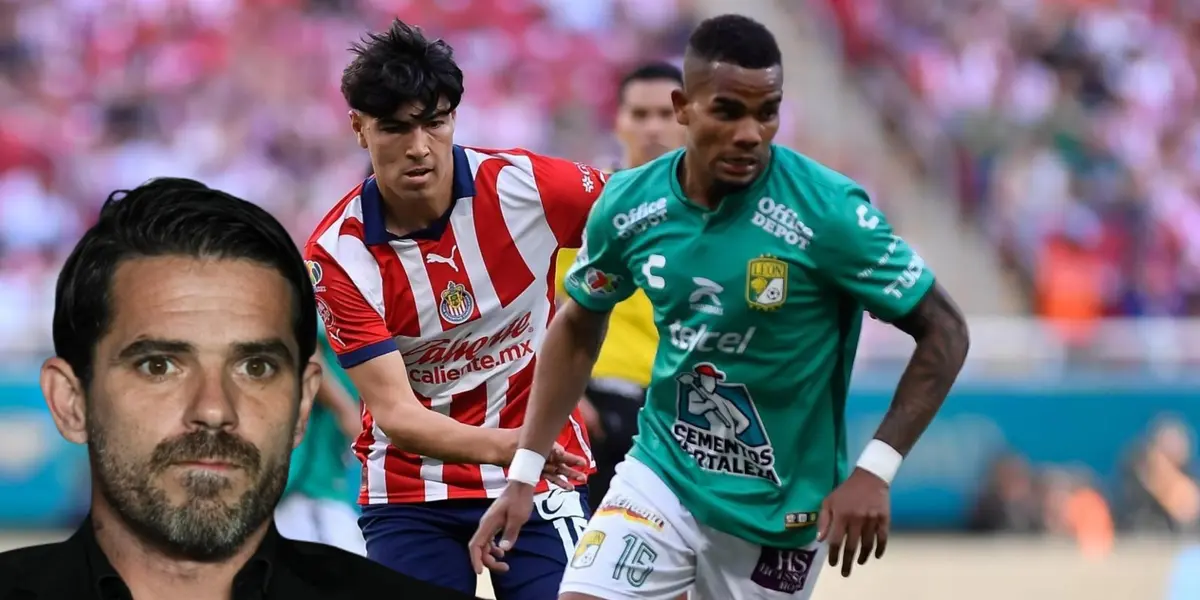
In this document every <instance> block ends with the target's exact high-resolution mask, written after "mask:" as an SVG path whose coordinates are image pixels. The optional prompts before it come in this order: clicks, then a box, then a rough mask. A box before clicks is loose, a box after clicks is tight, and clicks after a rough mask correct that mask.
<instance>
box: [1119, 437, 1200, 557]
mask: <svg viewBox="0 0 1200 600" xmlns="http://www.w3.org/2000/svg"><path fill="white" fill-rule="evenodd" d="M1193 444H1194V436H1193V433H1192V431H1191V430H1190V428H1189V427H1188V426H1187V425H1186V424H1185V423H1183V422H1182V421H1180V420H1178V419H1176V418H1174V417H1169V416H1168V417H1163V418H1162V419H1161V420H1160V421H1159V422H1158V423H1156V424H1155V425H1154V427H1153V428H1152V429H1151V431H1150V433H1149V435H1148V439H1147V440H1146V442H1145V443H1144V444H1143V446H1142V447H1141V448H1140V449H1138V450H1137V451H1136V452H1135V453H1134V455H1133V457H1132V459H1131V460H1130V461H1129V463H1128V464H1127V465H1126V469H1125V473H1124V475H1123V478H1122V482H1121V497H1120V498H1119V500H1118V502H1119V503H1118V507H1119V509H1120V510H1119V512H1118V514H1119V515H1120V525H1121V526H1122V528H1123V529H1126V530H1130V531H1136V532H1143V533H1147V532H1148V533H1173V534H1179V533H1196V532H1200V484H1198V483H1197V480H1196V474H1195V473H1194V472H1193V470H1192V469H1193V464H1192V460H1193V459H1192V456H1193V452H1194V447H1193Z"/></svg>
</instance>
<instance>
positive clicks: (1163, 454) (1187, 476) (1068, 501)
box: [968, 416, 1200, 557]
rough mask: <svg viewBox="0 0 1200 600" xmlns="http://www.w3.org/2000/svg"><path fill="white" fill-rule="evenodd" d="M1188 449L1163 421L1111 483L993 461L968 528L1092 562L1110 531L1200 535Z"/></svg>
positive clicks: (1198, 497)
mask: <svg viewBox="0 0 1200 600" xmlns="http://www.w3.org/2000/svg"><path fill="white" fill-rule="evenodd" d="M1194 444H1195V440H1194V433H1193V432H1192V430H1191V429H1190V427H1189V426H1188V425H1187V424H1186V423H1184V422H1182V421H1180V420H1178V419H1176V418H1173V417H1169V416H1163V417H1161V418H1160V420H1159V421H1158V422H1156V423H1155V424H1154V426H1153V427H1152V428H1151V429H1150V431H1148V432H1147V434H1146V436H1145V439H1144V440H1141V441H1140V442H1139V443H1138V444H1137V445H1135V446H1134V447H1133V448H1131V450H1130V452H1129V454H1128V456H1126V457H1125V459H1124V461H1123V463H1122V464H1121V466H1120V469H1119V471H1118V474H1117V477H1116V478H1115V479H1114V480H1113V481H1103V480H1099V479H1098V478H1097V477H1096V474H1095V473H1094V472H1093V471H1091V470H1090V469H1089V468H1087V467H1084V466H1070V465H1047V466H1042V467H1035V466H1034V465H1030V464H1029V462H1028V461H1027V460H1026V459H1025V458H1024V457H1023V456H1021V455H1020V454H1018V453H1012V454H1006V455H1003V456H1000V457H999V458H998V459H997V460H996V461H995V463H994V464H993V465H992V469H991V472H990V473H989V476H988V478H987V479H986V480H985V481H984V482H983V485H982V486H981V487H980V490H979V495H978V498H977V499H976V501H975V507H974V509H973V511H972V514H971V517H970V521H969V525H968V526H969V528H970V529H972V530H974V531H977V532H981V533H1015V534H1050V535H1057V536H1063V537H1067V538H1071V539H1073V540H1075V541H1076V542H1077V543H1078V544H1079V546H1080V549H1081V550H1082V551H1083V552H1084V553H1085V554H1087V555H1089V556H1095V557H1101V556H1104V555H1105V554H1107V553H1108V552H1109V551H1110V550H1111V549H1112V545H1113V541H1114V537H1115V534H1116V533H1118V532H1124V533H1140V534H1155V535H1170V536H1178V537H1180V538H1182V539H1194V537H1195V535H1196V534H1197V533H1200V484H1198V483H1197V480H1196V471H1195V467H1196V465H1195V464H1194V463H1193V459H1192V457H1193V456H1194V453H1195V446H1194Z"/></svg>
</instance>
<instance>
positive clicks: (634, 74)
mask: <svg viewBox="0 0 1200 600" xmlns="http://www.w3.org/2000/svg"><path fill="white" fill-rule="evenodd" d="M682 85H683V73H682V72H680V70H679V68H678V67H676V66H675V65H672V64H670V63H663V62H656V63H648V64H644V65H642V66H640V67H637V68H636V69H634V70H632V71H630V72H629V73H628V74H626V75H625V77H624V78H623V79H622V80H621V84H620V87H619V92H618V99H619V102H620V104H619V105H618V107H617V118H616V127H615V132H616V134H617V139H618V140H619V141H620V142H621V156H622V157H623V158H622V161H621V165H620V166H619V168H618V170H620V169H632V168H635V167H640V166H642V165H644V164H646V163H648V162H650V161H652V160H654V159H656V158H658V157H659V156H661V155H662V154H663V153H664V152H668V151H670V150H674V149H676V148H678V147H680V146H682V145H683V138H684V134H685V133H686V130H685V129H684V127H683V126H682V125H680V124H679V123H678V122H677V121H676V120H675V109H674V107H673V106H672V105H671V92H672V91H673V90H676V89H679V88H680V87H681V86H682ZM575 256H576V252H575V251H574V250H563V251H562V252H560V253H559V256H558V278H557V282H556V288H557V295H558V297H559V298H565V297H566V296H565V295H564V294H565V293H566V292H565V291H564V290H563V287H562V286H563V278H564V277H566V273H567V271H568V270H569V269H570V267H571V263H572V262H574V261H575ZM657 347H658V330H657V329H656V328H655V325H654V307H652V306H651V305H650V299H649V298H647V297H646V294H645V292H643V291H641V290H638V291H637V292H634V294H633V295H632V296H630V297H629V298H628V299H627V300H625V301H624V302H621V303H620V304H618V305H617V306H616V307H614V308H613V311H612V314H611V315H610V316H609V319H608V330H607V331H606V332H605V334H604V345H603V346H601V347H600V355H599V356H598V357H597V358H596V365H595V366H594V367H593V368H592V379H591V381H590V382H589V383H588V388H587V392H585V395H584V398H583V399H582V400H580V402H579V406H580V410H581V411H582V412H583V415H584V418H585V419H586V420H587V422H588V434H589V435H590V436H591V437H592V439H593V440H594V443H593V446H592V448H593V452H594V454H595V457H596V473H595V474H593V475H592V476H591V477H590V478H589V479H588V492H589V494H590V495H591V497H593V498H603V497H604V495H605V494H606V493H608V483H609V481H611V480H612V478H613V475H614V474H615V472H616V471H615V469H616V467H617V463H619V462H621V460H622V459H623V458H625V453H626V452H628V451H629V448H630V446H632V444H633V436H634V435H635V434H636V433H637V413H638V410H639V409H640V408H641V406H642V402H643V400H644V399H645V395H646V386H647V385H649V384H650V368H651V366H653V363H654V352H655V349H656V348H657Z"/></svg>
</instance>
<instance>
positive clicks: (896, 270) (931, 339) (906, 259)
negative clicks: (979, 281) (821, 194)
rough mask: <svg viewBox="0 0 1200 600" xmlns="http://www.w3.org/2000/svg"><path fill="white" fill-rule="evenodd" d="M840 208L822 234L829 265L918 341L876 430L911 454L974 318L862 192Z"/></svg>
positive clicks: (957, 366)
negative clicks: (964, 312) (968, 318)
mask: <svg viewBox="0 0 1200 600" xmlns="http://www.w3.org/2000/svg"><path fill="white" fill-rule="evenodd" d="M835 210H839V211H841V212H840V214H837V215H835V216H834V218H833V219H830V220H829V222H828V223H827V224H826V227H825V228H824V229H825V231H823V232H821V233H820V234H818V235H820V236H821V238H822V239H821V241H822V242H823V243H822V244H821V246H820V248H819V251H820V252H821V257H822V260H823V261H824V265H823V266H824V267H826V269H827V270H828V272H829V273H830V274H831V275H832V276H833V279H834V280H835V281H836V282H837V283H838V285H839V287H841V288H842V289H843V290H844V291H845V292H846V293H848V294H850V295H851V296H853V297H854V298H855V299H856V300H858V301H859V302H861V303H862V305H863V306H864V307H865V308H866V309H867V310H868V311H870V313H871V314H872V315H874V316H875V317H876V318H878V319H880V320H882V321H885V322H888V323H891V324H892V325H894V326H896V327H897V328H899V329H901V330H902V331H904V332H905V333H908V334H909V335H911V336H912V337H913V339H914V340H916V343H917V346H916V350H914V352H913V355H912V358H911V359H910V360H909V363H908V367H907V368H906V369H905V370H904V374H903V376H901V378H900V383H899V385H898V387H897V389H896V394H895V396H894V397H893V398H892V404H891V406H890V407H889V409H888V412H887V414H886V416H884V419H883V422H882V424H881V425H880V426H879V430H878V431H877V432H876V434H875V439H876V440H878V441H879V442H882V443H884V444H886V445H887V446H890V447H891V448H892V449H894V451H895V452H896V453H898V454H899V455H900V456H906V455H907V454H908V452H909V451H910V450H912V447H913V445H915V444H916V442H917V439H918V438H920V437H921V434H922V433H924V431H925V429H926V428H927V427H928V426H929V423H930V422H931V421H933V417H934V415H936V414H937V411H938V409H939V408H941V406H942V403H943V402H944V401H945V399H946V395H947V394H948V393H949V392H950V387H951V386H952V385H954V381H955V379H957V378H958V373H959V371H960V370H961V369H962V366H963V362H964V361H965V360H966V358H967V349H968V347H969V346H970V339H969V335H968V332H967V324H966V320H965V319H964V318H963V315H962V313H961V312H960V311H959V309H958V307H957V306H956V305H955V303H954V301H953V300H952V299H951V298H950V297H949V295H947V294H946V291H945V290H944V289H943V288H942V287H941V286H940V285H938V284H937V282H936V281H935V278H934V275H933V272H932V271H931V270H930V269H929V267H928V266H927V265H926V264H925V261H924V260H923V259H922V258H921V257H920V256H919V255H918V254H917V253H916V252H914V251H913V249H912V248H911V247H910V246H909V245H908V243H907V242H905V241H904V240H903V239H902V238H901V237H900V236H897V235H895V233H894V232H893V231H892V227H891V225H890V224H889V223H888V222H887V219H886V217H884V215H883V213H882V212H880V211H879V210H878V209H877V208H875V207H874V206H872V205H871V203H870V202H869V201H868V200H867V196H866V194H865V193H864V192H863V191H862V190H861V189H859V188H857V187H852V188H851V189H850V190H849V191H848V193H847V195H846V199H845V201H844V202H843V203H841V204H840V205H839V206H838V208H837V209H835ZM897 460H898V457H897ZM897 466H898V465H897Z"/></svg>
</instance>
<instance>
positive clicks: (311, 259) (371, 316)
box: [304, 244, 397, 369]
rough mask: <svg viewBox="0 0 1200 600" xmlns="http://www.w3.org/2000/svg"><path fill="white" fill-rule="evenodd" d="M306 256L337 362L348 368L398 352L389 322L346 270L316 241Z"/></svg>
mask: <svg viewBox="0 0 1200 600" xmlns="http://www.w3.org/2000/svg"><path fill="white" fill-rule="evenodd" d="M304 255H305V256H304V259H305V263H306V264H307V266H308V274H309V277H310V278H311V279H312V284H313V291H314V293H315V294H316V297H317V314H318V315H319V316H320V317H321V322H322V323H323V324H324V326H325V335H326V336H327V337H328V338H329V345H330V347H331V348H332V349H333V352H334V354H336V355H337V358H338V364H340V365H341V366H342V368H344V369H349V368H350V367H354V366H357V365H360V364H362V363H365V362H367V361H368V360H371V359H372V358H375V357H377V356H382V355H384V354H387V353H389V352H393V351H396V350H397V346H396V341H395V339H394V338H393V337H392V334H391V332H389V331H388V328H387V324H386V323H384V321H383V318H382V317H380V316H379V313H378V312H376V311H375V309H374V308H372V307H371V305H370V304H369V303H368V302H367V299H366V298H364V297H363V295H362V292H360V291H359V289H358V286H356V285H354V281H352V280H351V279H350V276H349V275H348V274H347V273H346V271H345V269H343V268H342V267H341V265H339V264H338V263H337V261H336V260H334V259H333V257H332V256H330V255H329V253H328V252H326V251H325V250H324V249H323V248H321V247H320V246H318V245H316V244H309V245H308V246H307V247H306V248H305V251H304Z"/></svg>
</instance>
